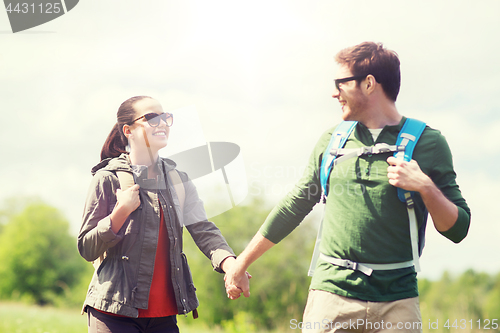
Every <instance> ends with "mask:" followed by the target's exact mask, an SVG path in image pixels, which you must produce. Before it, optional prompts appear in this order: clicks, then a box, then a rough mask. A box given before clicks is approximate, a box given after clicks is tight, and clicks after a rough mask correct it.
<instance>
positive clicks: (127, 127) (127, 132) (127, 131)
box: [122, 124, 132, 139]
mask: <svg viewBox="0 0 500 333" xmlns="http://www.w3.org/2000/svg"><path fill="white" fill-rule="evenodd" d="M122 131H123V134H124V135H125V137H126V138H127V139H130V136H131V135H132V131H131V129H130V125H128V124H125V125H123V127H122Z"/></svg>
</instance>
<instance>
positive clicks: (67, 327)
mask: <svg viewBox="0 0 500 333" xmlns="http://www.w3.org/2000/svg"><path fill="white" fill-rule="evenodd" d="M86 332H87V317H86V316H82V315H81V314H80V311H79V310H78V309H57V308H52V307H39V306H34V305H25V304H21V303H9V302H2V303H0V333H86Z"/></svg>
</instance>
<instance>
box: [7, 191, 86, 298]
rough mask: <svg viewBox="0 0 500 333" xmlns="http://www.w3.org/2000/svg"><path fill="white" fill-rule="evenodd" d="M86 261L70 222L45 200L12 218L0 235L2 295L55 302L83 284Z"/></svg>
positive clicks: (26, 208) (32, 203) (31, 204)
mask: <svg viewBox="0 0 500 333" xmlns="http://www.w3.org/2000/svg"><path fill="white" fill-rule="evenodd" d="M84 266H85V262H84V261H83V260H81V258H79V256H78V252H77V251H76V246H75V241H74V238H73V237H71V236H70V234H69V223H68V221H67V220H66V219H65V218H64V217H63V216H62V215H61V214H60V213H59V211H58V210H57V209H56V208H54V207H51V206H49V205H47V204H44V203H43V202H41V201H37V202H33V201H32V202H30V203H29V204H28V205H27V206H26V207H25V208H24V210H22V211H21V212H20V213H17V214H15V215H13V216H11V217H10V218H9V220H8V222H7V223H6V224H5V225H4V227H3V230H2V233H1V234H0V296H1V297H8V298H10V297H12V296H14V295H19V297H23V298H31V299H32V300H34V301H35V302H36V303H38V304H46V303H48V302H52V301H53V300H54V297H55V296H56V295H61V294H63V292H64V291H65V290H68V289H69V288H71V287H72V286H73V285H74V284H75V283H78V281H79V275H80V274H81V273H82V272H83V271H84V269H85V267H84Z"/></svg>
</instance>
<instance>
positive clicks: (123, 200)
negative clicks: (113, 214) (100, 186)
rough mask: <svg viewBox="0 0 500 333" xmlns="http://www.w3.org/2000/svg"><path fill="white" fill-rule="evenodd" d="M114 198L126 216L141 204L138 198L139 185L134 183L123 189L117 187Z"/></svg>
mask: <svg viewBox="0 0 500 333" xmlns="http://www.w3.org/2000/svg"><path fill="white" fill-rule="evenodd" d="M116 199H117V201H118V202H117V206H118V207H119V208H120V209H123V211H124V213H125V214H126V215H127V216H128V215H130V214H131V213H132V212H133V211H134V210H136V209H137V208H138V207H139V205H140V204H141V200H140V198H139V185H137V184H135V185H133V186H131V187H129V188H128V189H126V190H124V191H122V190H121V189H117V190H116Z"/></svg>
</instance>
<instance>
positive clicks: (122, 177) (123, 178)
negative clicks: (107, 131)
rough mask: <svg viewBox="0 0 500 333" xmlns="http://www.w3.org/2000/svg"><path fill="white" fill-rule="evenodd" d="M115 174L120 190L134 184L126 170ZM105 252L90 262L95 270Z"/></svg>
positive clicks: (132, 177)
mask: <svg viewBox="0 0 500 333" xmlns="http://www.w3.org/2000/svg"><path fill="white" fill-rule="evenodd" d="M116 176H117V177H118V181H119V182H120V189H121V190H122V191H125V190H126V189H128V188H130V187H132V186H134V184H135V181H134V176H133V175H132V173H130V172H127V171H116ZM106 255H107V252H104V253H103V254H101V255H100V256H99V258H97V259H96V260H94V261H93V262H92V265H94V268H95V270H97V269H98V268H99V266H100V265H101V263H102V261H103V260H104V258H106Z"/></svg>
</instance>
